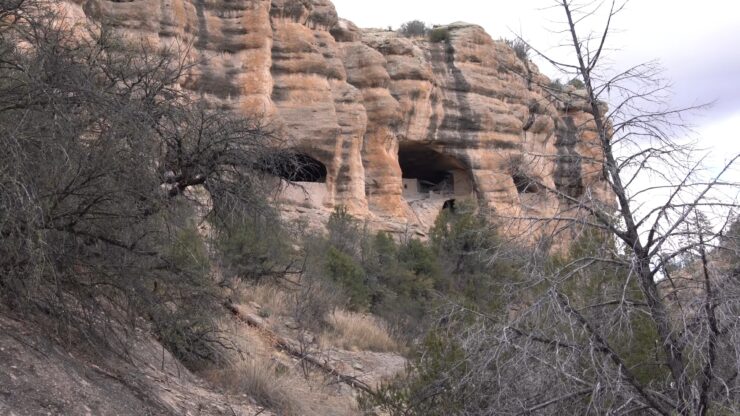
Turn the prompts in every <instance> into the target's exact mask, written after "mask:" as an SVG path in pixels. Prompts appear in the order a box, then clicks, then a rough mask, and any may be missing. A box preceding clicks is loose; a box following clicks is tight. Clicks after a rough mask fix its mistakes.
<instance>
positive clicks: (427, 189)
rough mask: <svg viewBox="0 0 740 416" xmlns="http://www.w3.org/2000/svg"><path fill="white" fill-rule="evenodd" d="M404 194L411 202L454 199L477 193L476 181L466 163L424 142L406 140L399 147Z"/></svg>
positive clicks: (399, 162)
mask: <svg viewBox="0 0 740 416" xmlns="http://www.w3.org/2000/svg"><path fill="white" fill-rule="evenodd" d="M398 164H399V166H400V167H401V176H402V182H403V197H404V199H406V200H407V201H414V200H421V199H451V198H454V197H459V198H462V197H470V196H471V195H473V181H472V179H471V178H470V175H469V174H468V172H467V169H466V168H465V166H464V164H463V163H462V162H461V161H459V160H458V159H456V158H455V157H453V156H449V155H444V154H442V153H440V152H438V151H436V150H434V149H433V148H432V147H430V146H428V145H425V144H420V143H402V144H401V145H400V146H399V149H398Z"/></svg>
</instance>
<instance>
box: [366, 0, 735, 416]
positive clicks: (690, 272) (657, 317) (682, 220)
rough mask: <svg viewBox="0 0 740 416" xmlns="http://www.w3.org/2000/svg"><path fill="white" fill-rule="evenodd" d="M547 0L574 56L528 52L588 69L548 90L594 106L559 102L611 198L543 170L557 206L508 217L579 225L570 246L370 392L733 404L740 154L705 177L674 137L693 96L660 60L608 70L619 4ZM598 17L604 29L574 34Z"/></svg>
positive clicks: (404, 397)
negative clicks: (733, 258) (403, 375)
mask: <svg viewBox="0 0 740 416" xmlns="http://www.w3.org/2000/svg"><path fill="white" fill-rule="evenodd" d="M554 3H555V4H554V7H556V8H559V9H560V10H561V11H562V12H563V16H564V22H563V23H564V29H563V31H562V32H561V33H564V34H566V35H567V38H568V42H567V43H568V44H569V47H570V48H571V49H572V56H573V57H574V60H573V62H561V61H558V60H556V59H553V58H550V57H548V56H546V55H544V54H542V53H539V51H538V49H536V48H532V51H533V52H534V53H537V54H539V55H540V56H542V57H544V58H545V59H547V60H548V61H549V62H550V63H551V64H553V65H554V66H555V67H557V68H559V69H561V70H562V71H563V72H565V73H566V74H569V75H570V77H572V76H574V75H575V76H578V77H579V79H580V80H581V81H582V83H583V90H585V94H584V92H583V91H572V92H568V91H565V92H563V91H552V92H553V94H552V95H553V96H552V99H553V100H555V101H556V102H561V103H562V105H563V106H565V107H566V108H573V105H574V104H575V105H577V106H578V108H582V109H583V111H585V112H586V113H587V114H588V115H589V117H583V119H582V120H581V119H579V118H576V117H574V116H573V115H572V114H568V115H566V116H565V117H563V119H562V120H561V122H562V123H563V124H564V126H562V128H573V129H574V130H575V131H574V133H576V134H577V135H579V136H582V135H583V134H591V135H592V136H593V137H594V138H595V140H593V141H592V142H585V141H584V142H581V143H579V146H580V149H581V151H580V154H578V155H577V158H578V163H579V164H580V165H581V166H582V169H583V170H582V172H581V175H582V177H584V178H587V179H588V178H594V177H596V176H600V177H602V178H603V181H605V183H606V185H607V187H608V190H609V192H610V193H611V195H613V197H614V200H615V202H614V204H608V203H606V204H605V203H604V202H603V201H601V200H600V199H599V198H596V197H594V196H592V195H591V194H590V193H589V190H588V188H587V187H582V188H579V189H575V188H570V187H567V186H565V187H559V186H555V187H550V186H548V185H547V184H545V183H538V184H537V185H538V187H539V188H541V189H543V190H544V192H546V193H548V194H549V195H550V196H552V197H555V198H557V200H559V201H560V202H561V206H564V207H566V208H565V209H563V211H562V212H560V213H559V214H558V215H556V218H551V217H548V218H540V217H534V216H531V215H527V216H518V217H513V218H510V219H511V220H513V221H522V220H526V221H529V222H531V223H532V224H534V225H541V226H542V228H543V229H547V228H549V229H554V230H558V231H561V230H576V231H579V232H578V235H577V236H576V237H575V243H573V244H572V246H571V247H570V250H569V252H568V253H563V254H561V255H559V256H555V257H554V258H551V259H547V260H546V259H543V258H541V257H539V258H537V257H533V263H538V264H536V266H533V267H530V268H529V270H527V273H526V274H525V276H526V277H525V278H524V279H523V280H522V282H521V283H520V284H519V285H518V286H513V287H512V286H508V287H506V288H505V289H506V290H507V296H505V298H507V299H508V300H509V305H508V308H507V311H506V312H505V313H503V314H501V315H491V314H484V313H481V312H479V311H476V310H473V309H471V308H468V307H465V306H464V305H452V306H451V311H450V312H449V313H447V314H446V316H444V318H443V319H440V321H439V322H440V324H439V325H438V328H437V330H436V331H435V333H434V334H433V336H431V337H430V340H429V342H428V343H427V344H425V345H426V348H422V354H421V355H420V357H419V359H418V360H417V366H416V368H415V369H416V372H415V374H416V376H417V377H416V379H415V380H414V381H413V382H410V383H405V384H404V383H401V385H400V386H396V388H390V389H386V390H381V391H380V392H378V396H376V399H377V398H378V397H380V398H381V400H380V402H381V403H384V405H385V406H386V408H387V409H388V410H390V411H391V412H392V413H394V414H463V415H484V414H512V415H528V414H552V415H556V414H594V415H604V414H613V415H627V414H644V415H665V416H672V415H706V414H717V415H719V414H728V415H729V414H738V413H740V376H739V375H738V374H739V371H740V326H739V325H738V318H737V316H738V312H739V311H740V281H738V279H737V278H736V277H734V276H735V275H734V274H733V267H732V264H731V263H732V262H727V261H723V260H722V258H723V257H726V255H725V254H723V253H725V252H727V251H728V248H727V247H728V245H727V244H723V243H722V242H723V241H725V240H726V238H723V237H722V236H723V234H727V233H726V230H727V229H728V228H729V224H730V223H731V222H732V221H730V219H731V218H732V215H733V212H736V211H737V207H738V201H737V197H738V189H739V186H738V184H737V183H733V182H732V181H728V180H727V179H725V177H726V176H727V175H728V173H729V172H730V171H731V170H732V169H734V168H735V166H736V163H737V160H738V157H739V156H738V155H730V157H729V158H728V161H727V162H726V164H725V165H724V166H721V167H720V168H719V169H717V170H716V172H715V173H714V175H713V176H709V175H707V173H706V171H705V170H703V168H702V165H701V163H700V161H698V162H697V161H694V160H693V159H692V154H693V152H694V148H693V147H692V146H690V145H689V144H686V143H684V142H682V141H681V140H680V137H681V135H682V133H683V132H685V128H686V125H685V124H684V123H683V122H682V115H683V114H684V112H685V111H686V110H692V109H672V108H669V107H668V105H667V98H666V92H667V87H666V85H665V83H664V82H663V80H662V78H661V76H660V70H659V67H658V65H657V64H656V63H654V62H651V63H648V64H643V65H637V66H634V67H631V68H628V69H625V70H620V71H617V72H616V73H613V72H612V73H611V75H608V74H609V73H610V72H609V71H608V70H607V69H608V68H606V67H605V64H604V56H605V55H606V50H607V49H606V45H607V43H608V41H609V40H610V38H611V35H612V31H613V21H614V19H615V18H616V17H617V16H618V15H619V13H620V12H621V11H622V9H623V7H624V3H623V2H620V1H616V0H613V1H610V2H607V3H606V6H607V8H606V9H605V10H604V9H603V8H601V6H602V5H603V4H602V2H577V1H574V0H556V1H555V2H554ZM597 18H603V19H604V24H603V26H602V28H601V30H600V31H599V32H598V33H596V34H593V33H591V34H586V35H584V34H582V33H581V28H582V27H583V26H585V25H586V24H587V23H586V22H587V21H588V20H590V19H597ZM540 87H541V88H543V89H544V90H547V86H540ZM605 103H609V105H610V108H607V106H606V105H605ZM589 146H590V148H589ZM584 150H586V151H584ZM533 156H537V157H543V156H542V155H533ZM572 156H573V155H570V156H569V157H572ZM576 191H577V192H576ZM646 196H649V197H651V198H652V201H651V203H650V204H647V203H646ZM656 199H659V200H660V202H658V203H656V202H655V201H656ZM581 214H585V215H581ZM553 238H558V235H557V234H555V235H554V236H553ZM679 259H680V260H681V262H680V263H679V262H678V260H679ZM727 263H730V264H727ZM471 322H472V323H471Z"/></svg>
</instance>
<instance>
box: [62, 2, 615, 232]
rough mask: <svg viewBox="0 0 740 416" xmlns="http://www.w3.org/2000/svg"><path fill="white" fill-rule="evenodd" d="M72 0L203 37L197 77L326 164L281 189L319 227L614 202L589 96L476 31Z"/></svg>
mask: <svg viewBox="0 0 740 416" xmlns="http://www.w3.org/2000/svg"><path fill="white" fill-rule="evenodd" d="M64 1H65V3H64V4H65V5H66V7H67V9H68V13H69V15H70V16H74V17H76V18H79V19H85V18H86V19H89V20H92V21H95V22H99V23H102V24H105V25H110V26H112V27H115V28H116V29H118V30H119V31H121V32H122V33H123V34H124V35H125V36H127V37H131V38H144V39H146V40H147V42H149V43H151V44H152V45H171V46H174V47H182V46H183V45H192V47H190V48H188V49H187V50H188V53H190V54H192V55H193V57H194V58H198V60H197V62H200V64H199V65H198V66H197V67H196V68H195V69H194V70H193V71H192V73H190V74H189V76H188V77H187V78H186V79H185V80H184V81H183V87H184V88H186V89H188V90H191V91H192V92H193V94H197V95H199V96H201V97H203V98H205V99H206V100H208V101H209V102H210V103H212V105H213V106H215V107H218V108H223V109H224V110H232V111H237V112H241V113H243V114H245V115H248V116H250V117H265V118H268V119H269V120H271V123H272V125H273V126H277V127H278V128H279V129H280V131H281V132H282V133H283V135H284V137H285V138H286V139H287V140H288V141H289V146H290V147H292V148H294V149H295V150H296V151H298V152H300V153H301V154H304V155H306V156H308V157H310V158H311V159H312V160H314V161H316V162H317V163H318V164H320V165H321V167H322V169H325V175H324V176H321V177H318V178H311V182H308V181H306V182H305V183H298V184H297V185H292V186H288V187H287V189H286V191H285V192H283V193H282V194H281V195H280V196H279V198H280V199H282V200H283V202H284V204H283V209H284V212H285V214H286V216H288V217H296V216H302V217H304V218H307V219H309V221H313V222H315V223H320V222H321V221H322V220H323V219H325V218H326V216H328V215H329V213H331V212H332V210H333V209H334V208H335V207H337V206H339V205H342V206H345V207H346V208H347V209H348V210H349V212H351V213H352V214H353V215H355V216H357V217H359V218H363V219H365V220H367V221H368V222H369V223H371V224H373V227H374V228H378V229H388V230H392V231H398V232H402V231H408V230H411V231H414V232H416V233H418V234H419V235H424V233H425V232H426V231H428V229H429V227H430V226H431V225H432V223H433V221H434V218H435V217H436V216H437V215H438V213H439V211H440V209H442V207H443V205H444V204H445V203H446V202H447V204H448V205H449V203H450V200H452V199H455V200H462V199H474V200H477V201H478V202H479V203H481V204H483V205H485V206H488V207H490V208H493V210H494V212H496V214H497V215H498V216H500V218H504V219H505V218H509V217H526V218H530V220H519V221H516V222H513V223H510V224H512V226H513V227H514V228H513V229H511V230H510V232H519V231H522V230H523V229H526V227H532V226H535V225H536V224H537V222H536V221H532V220H531V219H534V218H551V217H555V216H557V215H559V214H560V213H562V212H564V211H568V210H570V209H571V208H572V207H573V205H574V202H573V200H569V199H568V198H563V197H556V196H554V195H553V194H552V193H551V192H548V191H547V190H546V189H545V188H552V189H557V190H559V191H561V192H563V193H564V194H567V195H569V196H570V197H572V198H573V199H574V200H580V199H583V198H592V199H597V200H600V201H603V202H604V203H608V201H609V200H610V197H609V194H608V192H607V190H606V187H605V183H604V182H603V178H602V175H601V171H600V169H598V168H597V165H596V164H595V163H593V160H598V159H599V152H598V146H596V142H595V140H596V136H595V135H594V133H593V131H592V130H591V129H590V125H589V122H588V120H589V116H588V114H587V113H586V112H585V111H584V108H583V107H584V103H583V102H578V100H574V101H573V102H571V103H568V104H567V105H566V104H563V103H558V104H556V101H555V100H552V99H550V98H548V94H546V93H545V92H544V91H543V89H542V88H541V85H547V84H548V83H549V80H548V79H547V78H546V77H544V76H543V75H541V74H539V72H538V71H537V68H536V67H535V66H534V64H532V63H531V62H527V61H523V60H522V59H520V58H519V57H517V55H516V53H515V52H514V51H513V50H512V49H511V48H509V47H508V46H507V45H506V44H505V43H504V42H500V41H495V40H493V39H491V37H490V36H489V35H488V34H486V33H485V31H484V30H483V29H482V28H481V27H479V26H476V25H471V24H466V23H454V24H450V25H447V26H442V27H439V28H438V29H437V33H438V34H441V36H438V37H437V38H438V39H437V40H439V41H438V42H432V41H430V40H428V39H426V38H406V37H403V36H401V35H400V34H398V33H396V32H392V31H384V30H366V29H359V28H357V27H356V26H355V25H354V24H352V23H351V22H349V21H347V20H343V19H340V18H338V16H337V14H336V11H335V9H334V6H333V5H332V4H331V3H330V2H329V1H328V0H272V1H269V0H128V1H126V0H116V1H111V0H64ZM549 229H550V228H548V230H549ZM540 231H542V232H544V231H547V230H540Z"/></svg>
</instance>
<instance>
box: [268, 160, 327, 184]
mask: <svg viewBox="0 0 740 416" xmlns="http://www.w3.org/2000/svg"><path fill="white" fill-rule="evenodd" d="M262 165H263V168H262V170H264V171H267V172H269V173H270V174H272V175H275V176H278V177H280V178H283V179H285V180H288V181H290V182H315V183H326V175H327V170H326V165H324V164H323V163H321V162H320V161H318V160H316V159H314V158H312V157H311V156H309V155H307V154H305V153H298V152H288V153H281V154H279V155H277V156H273V157H271V158H270V159H269V160H264V161H262Z"/></svg>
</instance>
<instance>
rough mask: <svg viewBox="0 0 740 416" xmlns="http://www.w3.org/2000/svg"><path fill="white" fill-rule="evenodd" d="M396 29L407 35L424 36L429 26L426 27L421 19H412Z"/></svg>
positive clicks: (409, 36)
mask: <svg viewBox="0 0 740 416" xmlns="http://www.w3.org/2000/svg"><path fill="white" fill-rule="evenodd" d="M398 31H399V32H400V33H401V34H402V35H404V36H406V37H408V38H412V37H417V38H419V37H424V36H426V35H427V33H428V32H429V28H428V27H427V24H426V23H424V22H422V21H421V20H412V21H410V22H406V23H404V24H402V25H401V28H400V29H398Z"/></svg>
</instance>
